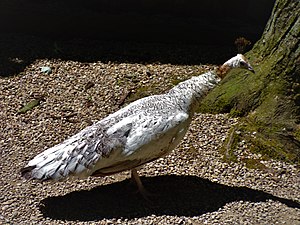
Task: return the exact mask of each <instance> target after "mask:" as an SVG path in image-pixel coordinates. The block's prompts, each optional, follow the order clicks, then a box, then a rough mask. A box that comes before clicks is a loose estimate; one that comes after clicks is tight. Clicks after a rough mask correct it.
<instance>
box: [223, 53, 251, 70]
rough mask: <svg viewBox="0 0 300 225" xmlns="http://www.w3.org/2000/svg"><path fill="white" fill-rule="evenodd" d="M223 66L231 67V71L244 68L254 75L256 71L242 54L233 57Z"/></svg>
mask: <svg viewBox="0 0 300 225" xmlns="http://www.w3.org/2000/svg"><path fill="white" fill-rule="evenodd" d="M223 65H225V66H229V67H230V68H231V69H232V68H242V69H246V70H249V71H251V72H252V73H255V72H254V69H253V68H252V66H251V65H250V63H249V62H248V60H247V59H246V57H245V56H243V55H242V54H237V55H236V56H234V57H232V58H231V59H229V60H228V61H226V62H225V63H224V64H223Z"/></svg>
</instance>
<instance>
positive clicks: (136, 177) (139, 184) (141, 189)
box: [131, 168, 151, 200]
mask: <svg viewBox="0 0 300 225" xmlns="http://www.w3.org/2000/svg"><path fill="white" fill-rule="evenodd" d="M131 179H132V180H134V182H135V183H136V185H137V187H138V190H139V192H140V193H141V195H142V196H143V197H144V198H145V199H146V200H149V196H150V195H151V194H150V193H149V192H148V191H147V190H146V189H145V188H144V185H143V183H142V181H141V179H140V177H139V175H138V173H137V170H136V169H135V168H134V169H132V170H131Z"/></svg>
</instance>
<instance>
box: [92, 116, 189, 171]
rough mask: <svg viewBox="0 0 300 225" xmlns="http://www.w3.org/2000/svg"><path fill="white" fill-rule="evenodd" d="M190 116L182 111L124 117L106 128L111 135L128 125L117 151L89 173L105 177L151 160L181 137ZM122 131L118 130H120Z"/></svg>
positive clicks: (168, 149)
mask: <svg viewBox="0 0 300 225" xmlns="http://www.w3.org/2000/svg"><path fill="white" fill-rule="evenodd" d="M189 121H190V118H189V115H188V114H186V113H185V112H181V111H176V112H165V113H151V114H150V113H149V114H148V115H145V114H139V115H136V116H134V117H129V118H126V119H124V120H122V121H120V122H119V123H117V124H115V125H114V126H112V127H111V128H110V129H108V131H107V133H108V134H109V135H110V134H113V133H115V132H118V131H119V129H121V130H122V129H123V126H124V124H128V123H130V124H131V125H132V127H131V129H130V132H129V133H128V136H127V138H126V143H125V145H124V148H123V149H122V151H121V152H120V154H112V155H113V156H112V157H113V160H109V158H110V156H109V157H108V159H107V160H106V161H107V162H108V161H109V162H108V163H107V162H105V164H104V163H102V159H99V162H97V163H96V166H95V167H96V168H97V169H95V172H94V173H93V174H92V175H93V176H105V175H110V174H113V173H117V172H121V171H123V170H127V169H132V168H134V167H137V166H140V165H143V164H144V163H147V162H150V161H153V160H155V159H157V158H159V157H161V156H163V155H165V154H166V153H168V152H169V151H170V150H172V149H173V148H174V147H176V145H177V144H178V143H179V141H180V140H181V138H182V137H183V136H184V134H185V132H186V130H187V128H188V124H189ZM121 133H122V132H121Z"/></svg>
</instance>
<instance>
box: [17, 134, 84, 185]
mask: <svg viewBox="0 0 300 225" xmlns="http://www.w3.org/2000/svg"><path fill="white" fill-rule="evenodd" d="M86 147H87V146H86V143H85V141H81V142H80V141H79V140H70V139H69V140H67V141H65V142H63V143H61V144H58V145H56V146H54V147H52V148H49V149H47V150H46V151H44V152H42V153H40V154H39V155H37V156H36V157H34V158H33V159H32V160H31V161H29V163H28V164H27V166H26V167H25V168H23V169H21V176H22V177H24V178H25V179H37V180H41V181H46V180H63V179H65V178H67V177H68V176H71V175H75V176H80V177H85V176H88V172H89V171H88V166H87V165H86V160H85V157H84V156H83V149H84V148H86Z"/></svg>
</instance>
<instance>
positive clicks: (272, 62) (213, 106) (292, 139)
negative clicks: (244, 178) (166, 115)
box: [200, 0, 300, 163]
mask: <svg viewBox="0 0 300 225" xmlns="http://www.w3.org/2000/svg"><path fill="white" fill-rule="evenodd" d="M299 37H300V2H299V1H298V0H277V1H276V3H275V5H274V8H273V11H272V15H271V17H270V19H269V21H268V23H267V25H266V27H265V31H264V33H263V35H262V37H261V39H260V40H259V41H258V42H257V43H256V44H255V45H254V47H253V49H252V50H251V51H250V52H248V53H247V54H246V56H247V57H248V59H249V61H250V62H251V63H252V65H253V66H254V69H255V71H256V74H250V73H249V72H245V71H232V72H230V74H228V76H227V77H226V78H225V79H224V81H223V83H222V85H220V86H219V87H217V88H216V89H215V90H214V91H212V92H211V93H210V94H209V95H208V96H207V97H206V99H205V100H204V101H203V105H202V106H201V108H200V110H201V111H204V112H229V113H231V114H232V115H234V116H243V119H241V123H240V124H239V125H238V126H237V127H236V128H235V129H236V130H239V131H241V132H239V133H240V135H239V136H238V137H237V138H239V139H247V140H248V141H249V142H250V143H252V149H253V150H254V151H259V152H263V153H265V155H269V156H272V157H275V158H278V159H282V160H286V161H289V162H298V163H299V162H300V124H299V123H300V116H299V112H300V47H299V43H300V39H299ZM253 133H254V134H255V137H254V136H253ZM233 143H235V142H233ZM232 147H233V148H234V146H232Z"/></svg>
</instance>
